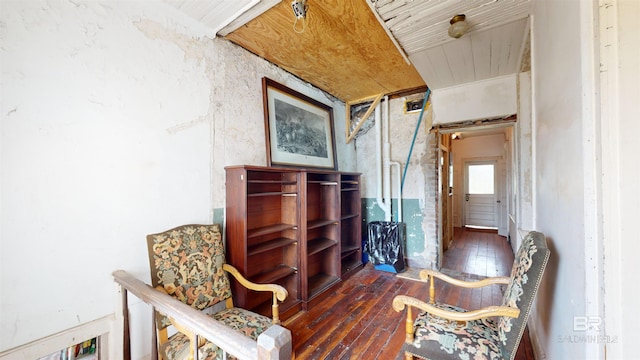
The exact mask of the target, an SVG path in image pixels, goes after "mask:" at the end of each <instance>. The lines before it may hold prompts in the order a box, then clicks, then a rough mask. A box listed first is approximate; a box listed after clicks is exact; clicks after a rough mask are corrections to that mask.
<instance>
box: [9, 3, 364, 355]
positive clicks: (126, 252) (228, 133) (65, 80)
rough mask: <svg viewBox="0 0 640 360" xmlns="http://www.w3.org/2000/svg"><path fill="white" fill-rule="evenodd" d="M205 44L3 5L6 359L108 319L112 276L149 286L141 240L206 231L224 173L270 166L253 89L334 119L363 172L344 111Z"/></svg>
mask: <svg viewBox="0 0 640 360" xmlns="http://www.w3.org/2000/svg"><path fill="white" fill-rule="evenodd" d="M203 33H205V29H202V28H200V27H199V26H198V24H196V23H193V22H191V21H190V20H189V19H187V18H186V17H183V16H182V15H180V14H178V13H177V12H175V11H174V10H172V9H171V8H170V7H168V6H167V5H165V4H164V3H163V2H161V1H145V2H133V1H131V2H118V3H113V2H109V1H103V2H98V1H68V2H49V1H2V2H0V37H1V39H0V40H1V43H2V49H0V57H1V65H0V66H1V69H0V70H1V82H0V91H1V92H0V94H1V95H0V99H1V104H0V116H1V143H0V154H1V158H0V159H1V162H0V167H1V171H0V180H1V184H2V187H1V190H0V205H1V206H0V211H1V213H0V215H1V216H0V276H1V278H0V289H1V294H0V319H1V321H0V334H1V336H0V351H2V350H5V349H9V348H12V347H15V346H18V345H21V344H24V343H26V342H29V341H32V340H35V339H38V338H41V337H44V336H47V335H50V334H53V333H55V332H58V331H61V330H64V329H67V328H71V327H73V326H75V325H78V324H81V323H86V322H88V321H91V320H94V319H97V318H100V317H102V316H105V315H107V314H109V313H113V311H114V309H115V292H114V289H115V286H114V284H113V282H112V279H111V276H110V274H111V272H112V271H113V270H116V269H124V270H127V271H129V272H131V273H133V274H134V275H135V276H137V277H139V278H140V279H142V280H144V281H149V270H148V259H147V249H146V242H145V235H146V234H149V233H153V232H158V231H163V230H166V229H168V228H170V227H173V226H177V225H181V224H185V223H207V222H211V221H212V220H213V211H214V210H216V209H217V210H220V209H222V208H224V206H225V199H224V166H226V165H235V164H255V165H266V156H265V141H264V120H263V119H264V118H263V113H262V90H261V82H260V81H261V78H262V76H268V77H270V78H272V79H274V80H276V81H279V82H281V83H284V84H285V85H288V86H290V87H292V88H295V89H296V90H298V91H301V92H303V93H305V94H307V95H309V96H312V97H314V98H317V99H319V100H320V101H322V102H324V103H327V104H330V105H332V106H334V110H335V122H336V131H335V133H336V137H337V139H336V144H337V146H338V149H337V154H338V157H339V160H338V163H339V165H340V168H341V170H349V171H354V170H355V169H356V166H355V163H356V161H355V154H354V152H355V147H354V146H353V145H348V146H347V145H344V132H345V131H344V111H345V110H344V104H343V103H341V102H339V101H335V100H334V99H330V98H328V97H326V96H324V94H323V93H322V92H320V91H319V90H317V89H314V88H312V87H310V86H309V85H307V84H305V83H303V82H301V81H299V80H297V79H296V78H294V77H293V76H291V75H290V74H287V73H285V72H283V71H282V70H280V69H279V68H277V67H276V66H274V65H271V64H269V63H267V62H266V61H264V60H261V59H259V58H257V57H256V56H254V55H252V54H249V53H248V52H246V51H244V50H242V49H240V48H238V47H236V46H234V45H232V44H230V43H228V42H226V41H223V40H218V39H216V40H211V39H207V38H204V37H202V36H201V35H202V34H203ZM130 308H131V316H132V355H133V358H134V359H140V358H144V357H145V356H146V354H148V353H149V351H150V340H149V336H150V333H151V330H150V325H151V322H150V319H149V314H150V311H149V309H148V308H147V307H146V305H144V304H143V303H141V302H140V301H137V300H135V299H132V300H131V303H130Z"/></svg>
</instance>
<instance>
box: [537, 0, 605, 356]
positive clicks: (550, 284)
mask: <svg viewBox="0 0 640 360" xmlns="http://www.w3.org/2000/svg"><path fill="white" fill-rule="evenodd" d="M595 5H596V3H595V2H590V1H564V0H553V1H536V2H535V3H534V4H533V27H532V88H533V144H532V146H533V161H534V162H535V173H534V186H535V194H534V196H535V198H534V212H535V214H534V218H535V222H534V224H533V225H534V228H535V229H536V230H539V231H541V232H543V233H544V234H545V235H546V236H547V241H548V244H549V248H550V250H551V257H550V260H549V264H548V267H547V271H546V274H545V276H544V279H543V280H542V283H541V288H540V291H539V293H538V297H537V301H536V302H535V303H534V306H533V310H532V314H531V321H530V329H531V333H532V337H533V342H534V345H535V346H534V347H535V348H536V349H537V352H538V354H537V355H538V358H548V359H587V358H600V357H602V356H603V353H602V346H603V345H602V344H598V343H597V341H592V342H589V341H587V340H582V341H580V340H578V341H571V340H572V339H574V338H572V336H585V335H592V336H594V335H597V331H587V332H582V331H575V328H574V319H575V317H578V316H580V317H584V316H598V315H601V314H600V313H598V309H597V307H596V306H593V305H592V304H593V303H591V304H590V301H592V302H594V303H597V302H598V297H599V296H601V294H602V289H601V288H598V282H599V281H600V277H599V274H600V272H601V269H599V268H598V264H597V260H596V259H595V256H597V250H598V249H597V248H596V247H595V246H594V242H593V239H595V238H597V237H598V233H597V231H598V230H597V228H598V218H597V213H598V205H597V191H596V188H597V186H598V181H599V180H598V179H597V171H596V170H597V163H596V161H595V158H596V151H597V149H596V148H597V142H598V139H597V132H596V129H595V124H596V123H595V118H596V109H595V108H594V107H593V104H594V100H595V94H596V87H595V83H594V77H595V73H596V70H597V67H596V66H597V62H596V63H594V60H595V57H594V53H593V44H594V43H595V36H594V35H595V34H594V29H595V27H594V20H595V19H594V13H593V10H594V9H595ZM566 14H575V15H576V16H569V17H567V16H566ZM592 290H595V291H592ZM592 311H594V312H592ZM583 339H584V338H583Z"/></svg>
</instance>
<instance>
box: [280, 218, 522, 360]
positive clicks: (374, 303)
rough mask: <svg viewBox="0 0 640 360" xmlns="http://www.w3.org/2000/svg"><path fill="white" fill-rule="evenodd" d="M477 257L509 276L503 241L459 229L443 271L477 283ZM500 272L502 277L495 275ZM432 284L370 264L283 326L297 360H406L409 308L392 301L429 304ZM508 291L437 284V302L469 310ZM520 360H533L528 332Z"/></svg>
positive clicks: (509, 259) (491, 269)
mask: <svg viewBox="0 0 640 360" xmlns="http://www.w3.org/2000/svg"><path fill="white" fill-rule="evenodd" d="M478 257H484V259H481V262H484V264H485V267H484V271H485V272H490V273H492V274H491V276H495V275H505V276H506V275H509V272H510V270H511V264H512V263H513V254H512V253H511V248H510V245H509V244H508V243H507V242H506V240H505V239H504V238H503V237H500V236H498V235H497V234H494V233H488V232H473V231H468V230H466V229H459V228H456V229H454V242H453V244H452V246H451V247H450V249H449V250H448V251H447V252H445V257H444V258H443V264H445V266H444V267H446V268H447V269H448V271H449V272H450V273H452V274H459V275H460V276H459V277H458V278H460V279H463V280H478V279H480V278H482V277H486V276H487V274H478V273H467V272H465V269H466V268H467V265H468V261H470V259H477V258H478ZM493 259H495V262H494V261H493ZM475 263H477V261H476V262H475ZM489 264H491V265H489ZM507 264H508V265H507ZM474 270H482V265H478V266H477V267H474ZM496 272H498V274H493V273H496ZM428 286H429V285H428V284H427V283H421V282H417V281H411V280H407V279H403V278H400V277H397V276H395V274H392V273H388V272H384V271H379V270H376V269H374V268H373V266H372V265H370V264H367V265H366V266H365V267H364V268H363V269H362V270H361V271H359V272H358V273H356V274H354V275H353V276H352V277H351V278H349V279H347V280H346V281H345V282H343V283H342V284H341V285H340V287H339V288H337V289H336V291H335V292H334V293H333V294H332V295H331V296H329V297H327V298H326V299H325V300H323V301H322V302H320V303H318V304H317V305H316V306H315V307H313V308H311V309H309V310H308V311H306V312H303V313H301V314H299V315H296V316H294V317H292V318H290V319H288V320H287V321H285V322H284V323H283V325H284V326H285V327H287V328H288V329H289V330H291V333H292V336H293V348H294V349H293V350H294V353H295V358H296V359H304V360H306V359H309V360H316V359H380V360H387V359H402V358H403V357H402V356H401V354H400V349H401V347H402V344H403V343H404V339H405V317H406V313H405V311H406V310H405V311H403V312H400V313H398V312H396V311H395V310H393V308H392V301H393V298H394V297H395V296H396V295H399V294H403V295H409V296H413V297H416V298H419V299H422V300H425V301H427V300H428V296H429V290H428ZM504 289H505V286H504V285H491V286H488V287H485V288H484V289H463V288H459V287H455V286H451V285H449V284H447V283H445V282H442V281H440V280H436V299H437V300H438V301H439V302H444V303H448V304H452V305H456V306H460V307H462V308H467V309H469V308H473V307H482V306H488V305H494V304H496V303H499V302H500V301H501V300H502V293H503V292H504ZM516 359H517V360H531V359H534V357H533V351H532V348H531V343H530V340H529V333H528V331H526V332H525V335H524V337H523V341H522V342H521V344H520V347H519V349H518V353H517V355H516Z"/></svg>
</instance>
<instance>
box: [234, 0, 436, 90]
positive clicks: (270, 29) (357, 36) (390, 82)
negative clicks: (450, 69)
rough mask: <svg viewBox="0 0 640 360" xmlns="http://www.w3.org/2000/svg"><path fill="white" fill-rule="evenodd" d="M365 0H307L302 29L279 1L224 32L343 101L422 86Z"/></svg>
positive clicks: (287, 4) (420, 80)
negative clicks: (237, 26) (304, 22)
mask: <svg viewBox="0 0 640 360" xmlns="http://www.w3.org/2000/svg"><path fill="white" fill-rule="evenodd" d="M366 1H368V0H348V1H347V0H322V1H320V0H318V1H309V2H308V5H309V8H308V12H307V19H306V24H305V30H304V32H303V33H301V34H300V33H296V32H295V31H294V21H295V18H294V15H293V12H292V10H291V7H290V2H289V1H281V2H280V3H279V4H277V5H275V6H274V7H272V8H271V9H269V10H267V11H266V12H264V13H263V14H261V15H260V16H258V17H257V18H255V19H253V20H251V21H249V22H248V23H246V24H245V25H244V26H241V27H240V28H238V29H236V30H235V31H232V32H231V33H229V34H227V35H226V36H225V37H226V38H227V39H229V40H230V41H232V42H234V43H236V44H238V45H240V46H242V47H244V48H245V49H247V50H249V51H251V52H253V53H254V54H256V55H258V56H260V57H262V58H264V59H266V60H268V61H270V62H272V63H274V64H276V65H278V66H280V67H282V68H283V69H285V70H287V71H289V72H291V73H292V74H295V75H297V76H298V77H300V78H301V79H303V80H305V81H307V82H309V83H311V84H313V85H314V86H316V87H318V88H320V89H323V90H325V91H326V92H328V93H330V94H332V95H333V96H335V97H337V98H339V99H341V100H343V101H353V100H358V99H362V98H366V97H370V96H373V95H376V94H380V93H383V94H390V93H396V92H400V91H405V90H407V89H417V88H424V87H425V85H426V84H425V82H424V80H423V79H422V77H421V76H420V74H419V73H418V71H417V70H416V68H415V67H413V66H412V65H411V64H409V63H407V61H406V60H405V59H404V58H403V56H402V55H401V53H400V52H399V51H398V49H397V48H396V46H395V45H394V43H393V42H392V40H391V39H390V37H389V35H387V33H386V32H385V29H384V28H383V27H382V26H381V25H380V23H379V21H378V19H377V18H376V16H375V14H374V13H373V12H372V11H371V9H370V8H369V6H368V5H367V3H366ZM298 26H300V24H298Z"/></svg>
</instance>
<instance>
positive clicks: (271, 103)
mask: <svg viewBox="0 0 640 360" xmlns="http://www.w3.org/2000/svg"><path fill="white" fill-rule="evenodd" d="M262 93H263V102H264V125H265V137H266V144H267V165H268V166H292V167H300V168H321V169H331V170H335V169H336V168H337V164H336V148H335V136H334V130H333V108H332V107H331V106H328V105H325V104H323V103H321V102H319V101H317V100H315V99H312V98H311V97H309V96H306V95H304V94H301V93H299V92H297V91H295V90H293V89H290V88H288V87H286V86H284V85H282V84H280V83H277V82H275V81H273V80H271V79H268V78H266V77H264V78H262Z"/></svg>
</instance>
